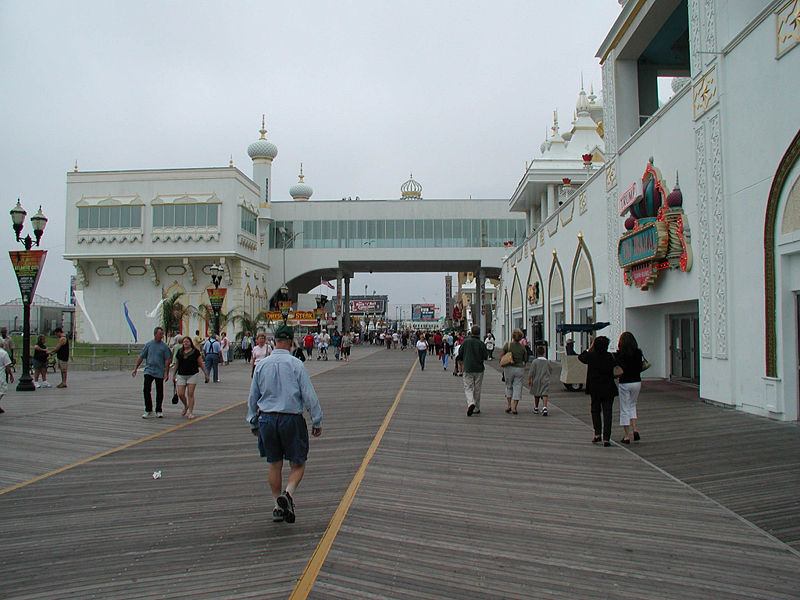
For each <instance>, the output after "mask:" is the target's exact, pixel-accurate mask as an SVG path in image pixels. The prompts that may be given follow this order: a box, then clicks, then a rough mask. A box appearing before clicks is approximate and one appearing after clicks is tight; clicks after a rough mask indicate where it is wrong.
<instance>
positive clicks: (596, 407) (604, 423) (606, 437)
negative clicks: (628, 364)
mask: <svg viewBox="0 0 800 600" xmlns="http://www.w3.org/2000/svg"><path fill="white" fill-rule="evenodd" d="M608 342H609V340H608V338H607V337H606V336H604V335H599V336H597V337H596V338H595V340H594V342H592V345H591V347H590V348H589V349H588V350H586V351H584V352H581V353H580V354H579V355H578V360H579V361H581V362H582V363H583V364H585V365H587V367H588V368H587V369H586V393H587V394H589V396H590V397H591V399H592V408H591V410H592V426H593V427H594V437H593V438H592V443H593V444H596V443H597V442H599V441H600V440H602V441H603V446H610V445H611V413H612V408H613V406H614V396H616V395H617V384H616V383H614V366H615V365H616V361H615V360H614V357H613V356H612V355H611V353H610V352H609V351H608Z"/></svg>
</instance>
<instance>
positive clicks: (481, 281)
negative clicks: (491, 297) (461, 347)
mask: <svg viewBox="0 0 800 600" xmlns="http://www.w3.org/2000/svg"><path fill="white" fill-rule="evenodd" d="M485 286H486V273H485V272H484V270H483V269H478V272H477V273H476V274H475V310H476V311H478V318H477V319H473V321H476V322H477V324H478V326H479V327H480V328H481V339H483V338H484V337H485V336H486V310H485V309H484V300H485V298H484V291H485V290H484V288H485Z"/></svg>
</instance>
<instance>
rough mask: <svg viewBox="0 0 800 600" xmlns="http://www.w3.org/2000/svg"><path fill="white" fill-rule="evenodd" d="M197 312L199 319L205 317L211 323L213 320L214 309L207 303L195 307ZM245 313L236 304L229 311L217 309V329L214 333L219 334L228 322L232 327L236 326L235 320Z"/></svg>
mask: <svg viewBox="0 0 800 600" xmlns="http://www.w3.org/2000/svg"><path fill="white" fill-rule="evenodd" d="M196 310H197V314H198V315H200V318H201V319H205V320H206V321H209V322H211V323H213V322H214V319H215V315H214V311H213V309H212V308H211V306H209V305H207V304H201V305H200V306H199V307H198V308H197V309H196ZM246 314H247V313H246V312H244V311H242V310H241V309H240V308H239V307H238V306H237V307H235V308H232V309H230V310H229V311H227V312H226V311H224V310H221V309H220V311H219V329H220V331H217V332H216V333H217V334H219V333H220V332H221V331H222V329H224V328H225V326H226V325H227V324H228V323H230V324H231V325H233V326H234V327H235V326H236V321H237V320H239V319H240V318H241V315H246Z"/></svg>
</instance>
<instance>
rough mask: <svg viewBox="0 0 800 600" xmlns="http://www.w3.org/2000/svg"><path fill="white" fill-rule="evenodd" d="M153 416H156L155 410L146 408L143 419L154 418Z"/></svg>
mask: <svg viewBox="0 0 800 600" xmlns="http://www.w3.org/2000/svg"><path fill="white" fill-rule="evenodd" d="M153 416H154V414H153V411H151V410H146V411H144V413H143V414H142V418H143V419H152V418H153Z"/></svg>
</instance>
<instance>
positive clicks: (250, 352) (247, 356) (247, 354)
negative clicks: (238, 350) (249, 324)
mask: <svg viewBox="0 0 800 600" xmlns="http://www.w3.org/2000/svg"><path fill="white" fill-rule="evenodd" d="M244 359H245V360H246V361H247V362H250V361H251V360H252V359H253V349H252V348H245V350H244Z"/></svg>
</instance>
